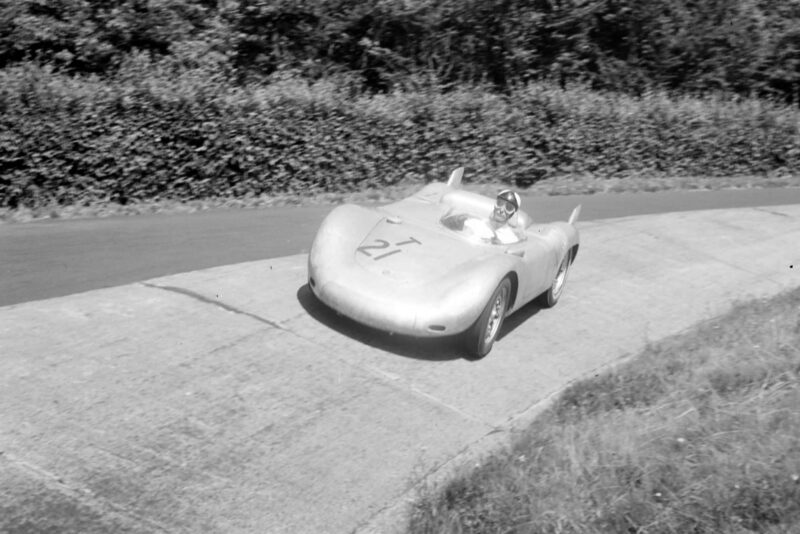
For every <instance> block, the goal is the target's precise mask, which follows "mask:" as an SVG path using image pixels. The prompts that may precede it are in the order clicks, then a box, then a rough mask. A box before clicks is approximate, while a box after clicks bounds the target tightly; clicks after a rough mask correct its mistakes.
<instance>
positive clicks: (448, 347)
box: [297, 284, 541, 361]
mask: <svg viewBox="0 0 800 534" xmlns="http://www.w3.org/2000/svg"><path fill="white" fill-rule="evenodd" d="M297 301H298V302H299V303H300V306H302V307H303V309H304V310H305V311H306V312H307V313H308V315H309V316H310V317H311V318H313V319H314V320H316V321H318V322H319V323H321V324H322V325H324V326H326V327H328V328H330V329H331V330H335V331H336V332H338V333H340V334H342V335H344V336H347V337H349V338H351V339H353V340H355V341H358V342H360V343H363V344H365V345H369V346H370V347H374V348H377V349H380V350H383V351H386V352H390V353H392V354H396V355H398V356H403V357H405V358H413V359H416V360H428V361H448V360H459V359H466V360H469V359H470V358H469V357H468V356H467V354H466V352H465V350H464V348H463V347H462V345H461V336H460V335H454V336H443V337H437V338H424V337H414V336H407V335H402V334H390V333H388V332H385V331H383V330H378V329H376V328H372V327H369V326H366V325H362V324H360V323H358V322H356V321H354V320H352V319H350V318H348V317H345V316H344V315H340V314H339V313H337V312H336V311H335V310H333V309H332V308H330V307H329V306H328V305H326V304H325V303H324V302H322V301H320V300H319V299H318V298H317V297H316V295H314V293H313V292H312V291H311V288H310V287H308V284H304V285H302V286H301V287H300V288H299V289H298V290H297ZM540 309H541V307H539V306H536V305H533V304H528V305H526V306H524V307H523V308H521V309H520V310H519V311H517V312H516V313H515V314H514V315H511V316H509V317H506V319H505V321H504V322H503V327H502V329H501V330H500V332H499V334H498V338H497V339H498V341H499V340H501V339H502V338H503V337H505V336H506V335H507V334H509V333H511V332H512V331H514V330H515V329H516V328H517V327H518V326H519V325H521V324H522V323H524V322H525V321H526V320H527V319H529V318H530V317H533V316H534V315H536V314H537V313H538V312H539V310H540Z"/></svg>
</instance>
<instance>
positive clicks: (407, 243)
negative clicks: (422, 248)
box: [395, 237, 422, 247]
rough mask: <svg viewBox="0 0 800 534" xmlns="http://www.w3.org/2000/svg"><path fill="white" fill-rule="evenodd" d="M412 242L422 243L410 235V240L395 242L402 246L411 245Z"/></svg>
mask: <svg viewBox="0 0 800 534" xmlns="http://www.w3.org/2000/svg"><path fill="white" fill-rule="evenodd" d="M411 243H416V244H417V245H421V244H422V243H420V242H419V241H417V240H416V239H414V238H413V237H409V238H408V241H400V242H399V243H395V245H397V246H398V247H402V246H403V245H410V244H411Z"/></svg>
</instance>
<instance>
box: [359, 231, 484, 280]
mask: <svg viewBox="0 0 800 534" xmlns="http://www.w3.org/2000/svg"><path fill="white" fill-rule="evenodd" d="M489 248H490V247H487V246H486V245H481V244H478V243H473V242H470V241H467V240H464V239H463V238H461V237H459V236H457V235H455V234H453V233H452V232H451V231H450V230H447V229H446V228H444V227H438V226H436V225H431V224H428V225H426V226H422V225H419V224H415V223H413V222H406V221H401V220H400V219H399V218H396V217H392V216H390V217H386V218H383V219H381V220H379V221H378V223H377V224H376V225H375V226H374V227H373V228H372V229H371V230H370V231H369V232H367V234H366V236H365V238H364V239H363V240H362V241H361V243H359V245H358V247H357V248H356V250H355V252H354V254H355V261H356V264H358V265H359V266H360V267H361V268H363V269H365V270H367V271H369V272H370V273H373V274H375V275H378V276H380V277H383V278H385V279H387V281H391V282H393V283H399V284H403V285H422V284H427V283H431V282H434V281H436V280H437V279H441V278H442V277H445V276H448V275H452V274H453V273H454V272H458V271H457V269H458V268H459V266H462V265H463V266H464V268H466V264H468V263H472V262H475V261H480V260H481V259H482V258H484V257H486V256H487V255H489V254H491V253H492V251H491V250H489ZM454 270H455V271H454Z"/></svg>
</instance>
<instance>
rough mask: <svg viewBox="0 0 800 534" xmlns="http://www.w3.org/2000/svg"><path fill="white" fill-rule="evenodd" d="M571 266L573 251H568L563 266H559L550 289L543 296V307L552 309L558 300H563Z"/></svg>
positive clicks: (562, 262)
mask: <svg viewBox="0 0 800 534" xmlns="http://www.w3.org/2000/svg"><path fill="white" fill-rule="evenodd" d="M570 265H572V251H571V250H570V251H567V253H566V254H565V255H564V259H562V260H561V264H559V266H558V270H557V271H556V275H555V277H554V278H553V283H552V284H550V288H549V289H548V290H547V291H545V292H544V293H543V294H542V296H541V299H540V300H541V305H542V307H544V308H552V307H553V306H555V305H556V304H558V299H560V298H561V295H562V294H563V293H564V286H565V285H566V284H567V273H568V272H569V266H570Z"/></svg>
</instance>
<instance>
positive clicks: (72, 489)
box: [2, 452, 171, 534]
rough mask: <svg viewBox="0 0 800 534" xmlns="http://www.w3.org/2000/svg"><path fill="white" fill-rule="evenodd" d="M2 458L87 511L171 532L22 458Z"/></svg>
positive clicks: (155, 529) (8, 455)
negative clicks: (123, 518) (98, 511)
mask: <svg viewBox="0 0 800 534" xmlns="http://www.w3.org/2000/svg"><path fill="white" fill-rule="evenodd" d="M2 458H4V459H5V460H6V461H8V463H9V464H11V466H12V467H13V468H16V469H18V470H20V471H23V472H25V473H27V474H28V475H29V476H31V477H33V478H34V479H38V480H40V481H41V482H43V483H44V484H45V485H46V486H50V487H51V488H55V489H56V491H58V492H59V493H61V494H62V495H65V496H68V497H70V498H72V499H75V500H76V501H78V502H80V503H81V504H83V505H84V506H86V507H87V508H89V509H94V510H95V511H97V510H98V509H100V510H103V509H105V511H106V513H108V512H111V513H114V514H118V515H120V516H123V517H125V518H127V519H128V520H131V521H133V522H134V523H136V524H138V525H140V526H146V527H147V528H148V529H149V530H150V531H152V532H163V533H165V534H166V533H169V532H171V531H170V529H168V528H167V527H166V526H164V525H162V524H160V523H158V522H156V521H153V520H152V519H148V518H146V517H142V516H141V515H139V514H137V513H135V512H133V511H132V510H130V509H128V508H126V507H125V506H122V505H119V504H117V503H114V502H112V501H109V500H106V499H104V498H102V497H99V496H98V495H96V494H95V493H94V492H92V491H91V490H89V489H88V488H81V487H76V486H74V485H73V484H69V483H67V481H65V480H64V479H63V478H62V477H60V476H59V475H58V474H56V473H52V472H50V471H48V470H47V469H44V468H43V467H40V466H38V465H35V464H32V463H31V462H28V461H26V460H23V459H22V458H17V457H16V456H15V455H13V454H9V453H8V452H3V453H2Z"/></svg>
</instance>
